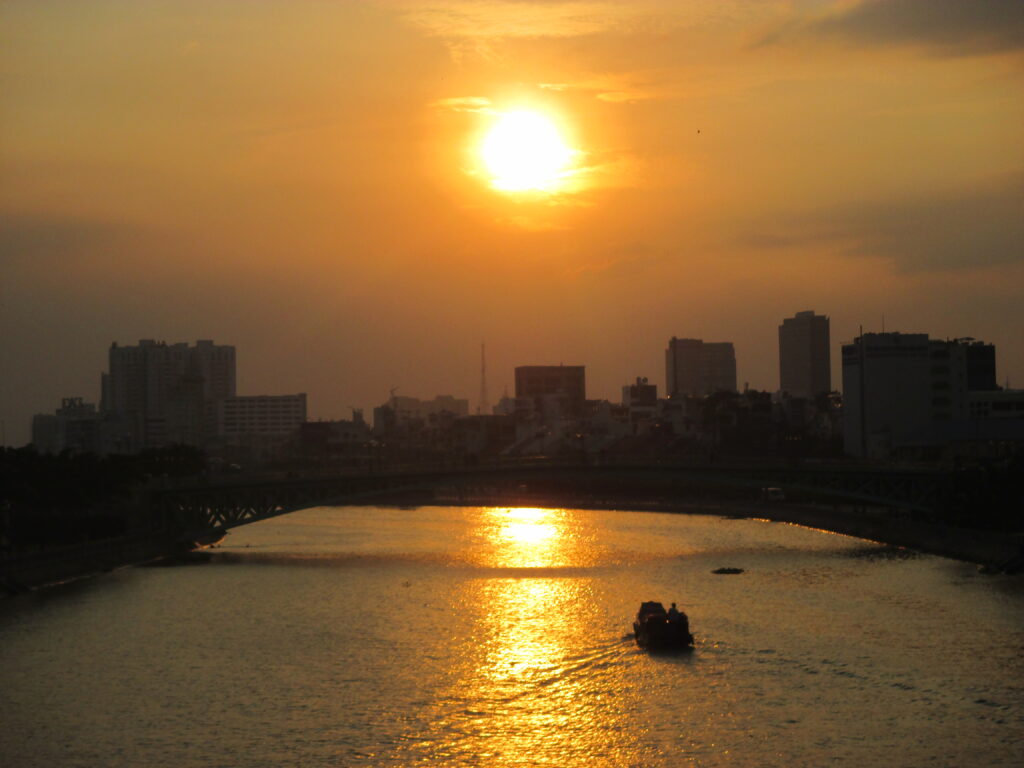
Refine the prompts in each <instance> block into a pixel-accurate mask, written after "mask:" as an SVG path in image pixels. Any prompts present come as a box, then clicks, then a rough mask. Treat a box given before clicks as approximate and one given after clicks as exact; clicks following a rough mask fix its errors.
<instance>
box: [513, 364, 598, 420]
mask: <svg viewBox="0 0 1024 768" xmlns="http://www.w3.org/2000/svg"><path fill="white" fill-rule="evenodd" d="M515 379H516V399H517V400H518V399H520V398H529V399H530V400H532V401H533V410H534V413H537V414H541V415H542V417H543V418H544V420H546V421H550V420H557V419H579V418H582V417H583V404H584V402H585V401H586V399H587V385H586V366H583V365H521V366H519V367H517V368H516V370H515Z"/></svg>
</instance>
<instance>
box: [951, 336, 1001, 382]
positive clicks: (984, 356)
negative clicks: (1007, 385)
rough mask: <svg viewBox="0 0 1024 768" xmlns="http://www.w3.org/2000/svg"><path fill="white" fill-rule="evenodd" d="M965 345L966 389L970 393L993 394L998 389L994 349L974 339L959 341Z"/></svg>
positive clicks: (993, 345)
mask: <svg viewBox="0 0 1024 768" xmlns="http://www.w3.org/2000/svg"><path fill="white" fill-rule="evenodd" d="M958 342H959V343H961V344H966V351H967V389H968V390H969V391H971V392H993V391H995V390H998V389H999V384H998V382H997V381H996V347H995V344H986V343H985V342H983V341H975V340H974V339H959V340H958Z"/></svg>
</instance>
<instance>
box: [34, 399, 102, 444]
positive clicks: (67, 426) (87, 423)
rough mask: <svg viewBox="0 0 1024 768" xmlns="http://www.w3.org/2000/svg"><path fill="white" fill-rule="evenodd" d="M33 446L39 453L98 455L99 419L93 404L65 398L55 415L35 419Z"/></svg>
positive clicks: (45, 415) (38, 416)
mask: <svg viewBox="0 0 1024 768" xmlns="http://www.w3.org/2000/svg"><path fill="white" fill-rule="evenodd" d="M32 445H34V446H35V448H36V450H37V451H39V452H40V453H61V452H62V451H71V452H72V453H99V452H100V415H99V412H98V411H97V410H96V406H95V405H94V404H93V403H86V402H83V400H82V398H80V397H65V398H63V399H62V400H61V404H60V408H58V409H57V411H56V413H54V414H44V413H41V414H37V415H35V416H33V417H32Z"/></svg>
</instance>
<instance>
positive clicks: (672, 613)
mask: <svg viewBox="0 0 1024 768" xmlns="http://www.w3.org/2000/svg"><path fill="white" fill-rule="evenodd" d="M682 616H683V614H681V613H680V612H679V609H678V608H676V604H675V603H672V607H671V608H669V609H668V619H669V621H676V620H677V619H680V618H682Z"/></svg>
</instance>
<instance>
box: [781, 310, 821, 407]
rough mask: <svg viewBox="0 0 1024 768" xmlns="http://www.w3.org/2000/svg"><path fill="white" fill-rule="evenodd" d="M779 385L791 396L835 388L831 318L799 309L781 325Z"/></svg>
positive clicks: (801, 395)
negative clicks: (831, 346)
mask: <svg viewBox="0 0 1024 768" xmlns="http://www.w3.org/2000/svg"><path fill="white" fill-rule="evenodd" d="M779 389H781V390H782V391H783V392H786V393H788V394H789V395H790V396H792V397H807V398H810V397H815V396H816V395H820V394H822V393H823V392H830V391H832V358H831V355H830V353H829V333H828V318H827V317H826V316H824V315H816V314H814V312H813V311H808V312H797V313H796V316H795V317H787V318H786V319H785V320H783V321H782V325H780V326H779Z"/></svg>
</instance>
